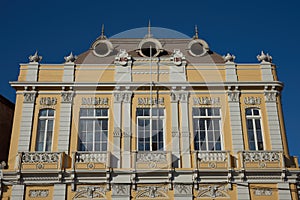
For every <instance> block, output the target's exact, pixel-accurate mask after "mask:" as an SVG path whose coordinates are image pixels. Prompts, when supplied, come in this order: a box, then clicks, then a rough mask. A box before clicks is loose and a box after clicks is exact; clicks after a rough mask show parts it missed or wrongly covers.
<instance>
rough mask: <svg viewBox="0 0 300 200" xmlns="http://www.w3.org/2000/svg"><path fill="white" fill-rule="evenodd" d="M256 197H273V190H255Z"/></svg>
mask: <svg viewBox="0 0 300 200" xmlns="http://www.w3.org/2000/svg"><path fill="white" fill-rule="evenodd" d="M254 195H255V196H272V195H273V191H272V189H271V188H254Z"/></svg>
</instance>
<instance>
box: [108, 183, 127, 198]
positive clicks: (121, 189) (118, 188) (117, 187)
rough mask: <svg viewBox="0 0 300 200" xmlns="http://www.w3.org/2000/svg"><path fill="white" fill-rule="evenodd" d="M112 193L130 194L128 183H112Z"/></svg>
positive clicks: (119, 194) (118, 194)
mask: <svg viewBox="0 0 300 200" xmlns="http://www.w3.org/2000/svg"><path fill="white" fill-rule="evenodd" d="M112 195H116V196H128V195H130V185H124V184H113V185H112Z"/></svg>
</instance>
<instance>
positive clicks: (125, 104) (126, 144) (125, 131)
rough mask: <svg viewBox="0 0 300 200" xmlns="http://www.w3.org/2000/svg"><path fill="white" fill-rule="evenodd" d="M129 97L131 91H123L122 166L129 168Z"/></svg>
mask: <svg viewBox="0 0 300 200" xmlns="http://www.w3.org/2000/svg"><path fill="white" fill-rule="evenodd" d="M131 97H132V92H130V91H125V92H123V120H122V124H123V139H124V141H123V142H124V148H123V153H122V168H130V163H131V162H130V160H131V156H130V151H131Z"/></svg>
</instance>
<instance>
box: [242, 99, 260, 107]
mask: <svg viewBox="0 0 300 200" xmlns="http://www.w3.org/2000/svg"><path fill="white" fill-rule="evenodd" d="M244 103H245V104H246V105H260V103H261V98H260V97H245V98H244Z"/></svg>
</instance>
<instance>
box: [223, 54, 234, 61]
mask: <svg viewBox="0 0 300 200" xmlns="http://www.w3.org/2000/svg"><path fill="white" fill-rule="evenodd" d="M223 59H224V60H225V62H234V60H235V56H234V55H232V54H230V53H227V55H226V56H223Z"/></svg>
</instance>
